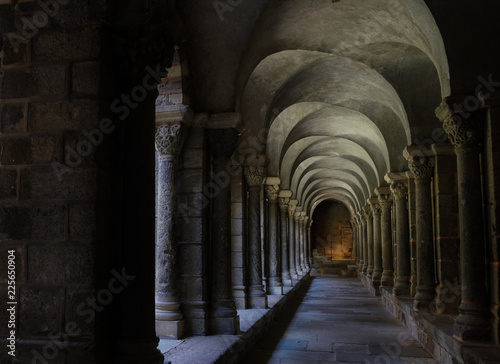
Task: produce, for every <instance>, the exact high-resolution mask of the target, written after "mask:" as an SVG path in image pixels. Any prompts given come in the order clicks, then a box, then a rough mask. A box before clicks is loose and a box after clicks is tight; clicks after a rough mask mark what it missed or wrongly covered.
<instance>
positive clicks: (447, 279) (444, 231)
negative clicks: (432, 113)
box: [432, 143, 460, 315]
mask: <svg viewBox="0 0 500 364" xmlns="http://www.w3.org/2000/svg"><path fill="white" fill-rule="evenodd" d="M432 151H433V152H434V156H435V158H436V171H435V175H434V199H435V203H434V206H435V210H434V222H435V226H436V228H435V231H436V237H435V238H436V273H437V282H438V286H437V287H436V311H437V312H438V313H441V314H449V315H456V314H458V306H459V304H460V283H459V282H460V281H459V276H460V238H459V236H458V235H459V232H458V196H457V180H456V175H457V157H456V155H455V151H454V148H453V146H452V145H451V144H450V143H442V144H433V145H432Z"/></svg>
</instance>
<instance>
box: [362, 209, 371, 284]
mask: <svg viewBox="0 0 500 364" xmlns="http://www.w3.org/2000/svg"><path fill="white" fill-rule="evenodd" d="M368 201H369V199H368ZM368 201H367V202H368ZM363 209H364V211H365V216H366V247H367V252H368V257H367V259H368V267H367V270H366V276H367V277H368V278H369V279H371V278H372V275H373V213H372V208H371V207H370V204H369V203H368V205H366V206H365V207H363Z"/></svg>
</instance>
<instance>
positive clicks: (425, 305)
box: [413, 285, 435, 312]
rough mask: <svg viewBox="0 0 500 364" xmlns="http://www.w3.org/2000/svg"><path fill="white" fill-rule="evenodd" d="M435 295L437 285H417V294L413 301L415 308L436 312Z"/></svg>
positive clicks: (416, 309)
mask: <svg viewBox="0 0 500 364" xmlns="http://www.w3.org/2000/svg"><path fill="white" fill-rule="evenodd" d="M434 297H435V287H432V286H423V285H420V286H417V294H416V295H415V299H414V301H413V309H414V310H415V311H421V312H435V307H434Z"/></svg>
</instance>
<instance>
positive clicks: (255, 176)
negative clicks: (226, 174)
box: [243, 155, 269, 308]
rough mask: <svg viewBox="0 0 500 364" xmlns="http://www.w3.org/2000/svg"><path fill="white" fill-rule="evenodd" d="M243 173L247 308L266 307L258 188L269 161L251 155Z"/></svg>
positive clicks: (263, 157)
mask: <svg viewBox="0 0 500 364" xmlns="http://www.w3.org/2000/svg"><path fill="white" fill-rule="evenodd" d="M252 157H253V158H251V160H252V162H251V164H247V165H245V166H244V169H243V173H244V174H245V179H246V181H247V185H248V228H247V233H248V249H249V269H248V270H249V292H248V304H249V306H250V307H249V308H266V307H267V296H266V292H265V291H264V286H263V285H262V252H261V232H260V226H261V221H260V190H261V188H262V182H263V181H264V176H265V172H266V166H267V164H268V162H269V160H268V159H267V157H266V156H265V155H258V156H252Z"/></svg>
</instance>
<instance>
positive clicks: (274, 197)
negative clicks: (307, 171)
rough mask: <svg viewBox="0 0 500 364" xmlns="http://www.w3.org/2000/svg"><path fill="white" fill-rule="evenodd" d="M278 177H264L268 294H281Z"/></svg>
mask: <svg viewBox="0 0 500 364" xmlns="http://www.w3.org/2000/svg"><path fill="white" fill-rule="evenodd" d="M278 181H279V179H277V178H275V177H268V178H266V181H265V184H266V187H265V188H266V193H267V197H268V203H269V227H268V229H269V231H268V233H269V279H268V282H269V286H268V287H267V293H268V294H283V284H282V282H281V266H280V264H281V263H280V255H281V249H280V231H279V226H278V224H279V223H278V192H279V182H278Z"/></svg>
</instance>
